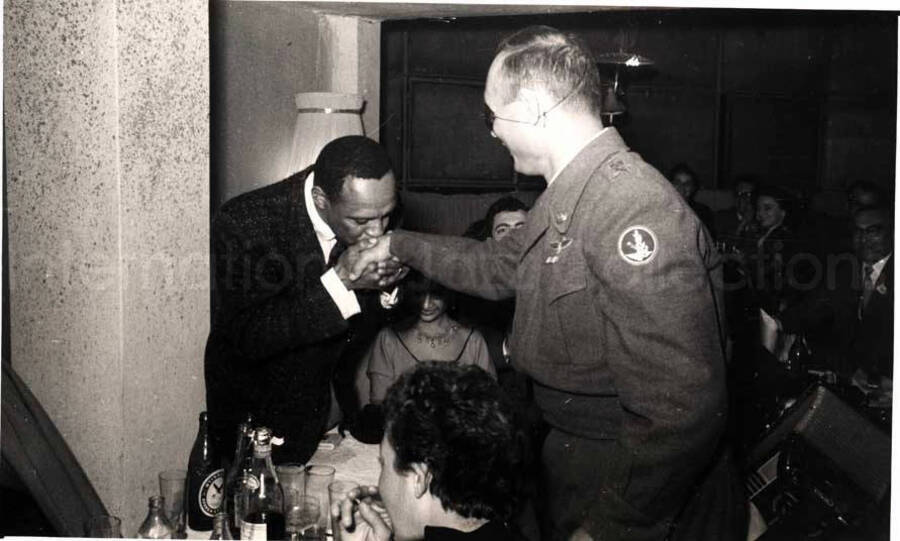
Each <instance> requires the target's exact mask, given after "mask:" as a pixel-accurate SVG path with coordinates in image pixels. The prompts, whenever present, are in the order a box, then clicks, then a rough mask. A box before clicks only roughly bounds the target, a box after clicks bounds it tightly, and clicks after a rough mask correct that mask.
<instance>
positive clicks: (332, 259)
mask: <svg viewBox="0 0 900 541" xmlns="http://www.w3.org/2000/svg"><path fill="white" fill-rule="evenodd" d="M346 249H347V245H346V244H344V243H343V242H341V241H337V242H336V243H335V244H334V246H333V247H332V248H331V253H330V254H328V268H329V269H330V268H332V267H334V266H335V265H336V264H337V260H338V258H339V257H341V254H343V253H344V251H345V250H346Z"/></svg>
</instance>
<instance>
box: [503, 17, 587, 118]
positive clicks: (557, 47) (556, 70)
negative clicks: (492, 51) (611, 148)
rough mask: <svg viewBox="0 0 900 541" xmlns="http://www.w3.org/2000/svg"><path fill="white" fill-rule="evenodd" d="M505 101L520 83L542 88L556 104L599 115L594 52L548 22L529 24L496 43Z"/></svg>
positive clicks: (508, 100)
mask: <svg viewBox="0 0 900 541" xmlns="http://www.w3.org/2000/svg"><path fill="white" fill-rule="evenodd" d="M497 55H498V56H499V55H504V57H503V59H502V64H501V65H502V72H501V74H502V77H503V80H504V82H505V84H504V85H503V90H504V91H503V92H502V93H501V95H502V96H503V98H504V102H505V103H509V102H510V101H512V100H513V99H515V98H516V96H518V94H519V90H520V89H521V88H523V87H525V88H532V89H537V88H541V89H544V90H545V91H546V92H547V93H548V94H550V95H551V96H553V97H555V98H556V99H557V100H558V101H559V102H562V103H560V104H559V107H564V108H567V109H569V110H573V111H583V112H587V113H591V114H593V115H594V116H597V117H599V115H600V112H601V110H600V103H601V86H600V73H599V71H598V69H597V63H596V61H595V59H594V55H593V54H592V53H591V51H590V49H589V48H588V47H587V45H586V44H585V43H584V42H583V41H582V40H581V39H580V38H578V37H577V36H575V35H573V34H567V33H564V32H561V31H559V30H557V29H556V28H552V27H550V26H529V27H526V28H523V29H522V30H519V31H518V32H516V33H514V34H512V35H510V36H508V37H507V38H506V39H504V40H503V41H502V42H501V43H500V45H499V46H498V47H497Z"/></svg>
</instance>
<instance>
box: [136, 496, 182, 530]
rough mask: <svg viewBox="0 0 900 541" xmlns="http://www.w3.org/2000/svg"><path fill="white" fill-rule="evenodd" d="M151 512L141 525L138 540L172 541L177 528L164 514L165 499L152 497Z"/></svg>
mask: <svg viewBox="0 0 900 541" xmlns="http://www.w3.org/2000/svg"><path fill="white" fill-rule="evenodd" d="M149 506H150V510H149V511H147V518H145V519H144V522H143V523H142V524H141V527H140V528H139V529H138V531H137V535H136V536H135V537H137V538H138V539H170V538H171V537H172V533H173V532H174V531H175V528H173V527H172V525H171V524H170V523H169V521H168V519H166V515H165V513H163V512H162V508H163V497H162V496H150V502H149Z"/></svg>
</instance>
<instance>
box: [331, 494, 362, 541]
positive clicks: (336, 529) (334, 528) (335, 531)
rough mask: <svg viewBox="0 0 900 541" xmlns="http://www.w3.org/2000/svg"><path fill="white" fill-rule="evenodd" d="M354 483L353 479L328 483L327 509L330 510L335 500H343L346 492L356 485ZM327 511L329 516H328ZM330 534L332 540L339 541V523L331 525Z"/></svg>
mask: <svg viewBox="0 0 900 541" xmlns="http://www.w3.org/2000/svg"><path fill="white" fill-rule="evenodd" d="M358 486H359V485H357V484H356V483H354V482H353V481H334V482H332V483H331V484H330V485H328V509H329V511H330V510H331V506H332V505H334V504H335V503H337V502H340V501H341V500H343V499H344V498H345V497H346V496H347V493H348V492H350V491H351V490H353V489H354V488H356V487H358ZM330 516H331V515H330V513H329V517H330ZM331 534H332V535H333V536H334V541H341V528H340V525H339V524H332V525H331Z"/></svg>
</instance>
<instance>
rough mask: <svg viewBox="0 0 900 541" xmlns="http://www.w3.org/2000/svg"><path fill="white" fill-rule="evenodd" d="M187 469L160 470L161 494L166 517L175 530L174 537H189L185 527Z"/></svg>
mask: <svg viewBox="0 0 900 541" xmlns="http://www.w3.org/2000/svg"><path fill="white" fill-rule="evenodd" d="M185 479H187V470H166V471H161V472H159V495H160V496H162V497H163V499H164V500H165V507H164V508H163V511H164V512H165V515H166V519H167V520H168V521H169V524H171V525H172V528H173V529H174V530H175V531H174V532H173V533H172V538H173V539H184V538H186V537H187V535H186V534H185V529H184V484H185Z"/></svg>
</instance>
